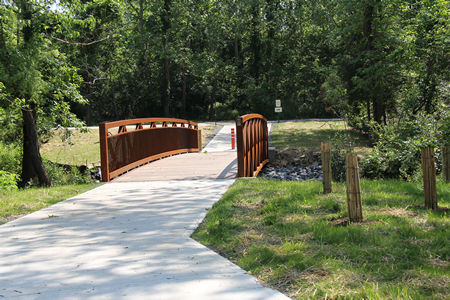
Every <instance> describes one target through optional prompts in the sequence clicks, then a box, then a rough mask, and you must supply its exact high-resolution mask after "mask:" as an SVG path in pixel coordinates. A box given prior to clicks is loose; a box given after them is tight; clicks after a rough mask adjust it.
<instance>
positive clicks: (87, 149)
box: [41, 129, 100, 167]
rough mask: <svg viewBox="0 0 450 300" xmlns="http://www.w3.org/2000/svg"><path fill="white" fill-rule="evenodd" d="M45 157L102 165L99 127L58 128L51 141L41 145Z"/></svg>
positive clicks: (78, 164)
mask: <svg viewBox="0 0 450 300" xmlns="http://www.w3.org/2000/svg"><path fill="white" fill-rule="evenodd" d="M41 155H42V157H43V158H44V159H47V160H50V161H52V162H55V163H60V164H67V165H76V166H80V165H86V166H88V167H93V166H100V142H99V133H98V129H88V130H87V131H86V132H83V131H80V130H77V129H74V130H70V134H69V135H67V134H66V130H64V129H60V130H56V131H55V132H54V134H53V136H52V137H51V138H50V139H49V141H48V142H47V143H45V144H43V145H42V146H41Z"/></svg>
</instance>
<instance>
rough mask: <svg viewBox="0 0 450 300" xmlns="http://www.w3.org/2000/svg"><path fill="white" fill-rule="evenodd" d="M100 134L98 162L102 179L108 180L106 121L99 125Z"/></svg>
mask: <svg viewBox="0 0 450 300" xmlns="http://www.w3.org/2000/svg"><path fill="white" fill-rule="evenodd" d="M99 134H100V164H101V171H102V181H103V182H108V181H109V180H110V179H109V159H108V129H107V128H106V122H104V123H100V125H99Z"/></svg>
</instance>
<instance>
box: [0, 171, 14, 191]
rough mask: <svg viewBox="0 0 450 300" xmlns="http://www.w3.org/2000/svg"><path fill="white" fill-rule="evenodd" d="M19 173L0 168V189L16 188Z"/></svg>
mask: <svg viewBox="0 0 450 300" xmlns="http://www.w3.org/2000/svg"><path fill="white" fill-rule="evenodd" d="M18 180H19V175H17V174H15V173H11V172H7V171H3V170H0V191H2V190H17V181H18Z"/></svg>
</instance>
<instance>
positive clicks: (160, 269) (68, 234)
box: [0, 155, 288, 300]
mask: <svg viewBox="0 0 450 300" xmlns="http://www.w3.org/2000/svg"><path fill="white" fill-rule="evenodd" d="M180 157H181V155H180ZM233 182H234V179H222V180H217V179H213V180H205V179H203V180H177V181H152V182H127V183H119V182H118V183H109V184H105V185H102V186H100V187H98V188H96V189H94V190H91V191H89V192H86V193H84V194H81V195H78V196H76V197H74V198H71V199H69V200H66V201H63V202H60V203H58V204H55V205H53V206H51V207H49V208H47V209H43V210H40V211H37V212H35V213H33V214H30V215H27V216H25V217H23V218H20V219H17V220H15V221H12V222H9V223H7V224H4V225H2V226H0V299H2V298H3V299H177V300H178V299H230V300H231V299H232V300H235V299H288V298H287V297H286V296H284V295H282V294H281V293H279V292H278V291H275V290H272V289H270V288H265V287H263V286H262V285H261V284H260V283H258V282H257V281H256V280H255V278H254V277H252V276H250V275H248V274H247V273H246V272H245V271H244V270H242V269H240V268H239V267H237V266H236V265H234V264H233V263H231V262H230V261H228V260H227V259H225V258H223V257H221V256H220V255H218V254H217V253H215V252H214V251H212V250H210V249H208V248H206V247H204V246H203V245H201V244H199V243H197V242H196V241H194V240H192V239H191V238H190V237H189V236H190V235H191V233H192V232H193V230H194V229H195V228H196V227H197V226H198V224H199V223H200V222H201V220H202V219H203V218H204V216H205V214H206V213H207V211H208V209H209V208H210V207H211V206H212V205H213V204H214V203H215V202H216V201H218V200H219V199H220V197H221V195H222V194H223V193H224V192H225V191H226V190H227V188H228V187H229V186H230V185H231V184H232V183H233Z"/></svg>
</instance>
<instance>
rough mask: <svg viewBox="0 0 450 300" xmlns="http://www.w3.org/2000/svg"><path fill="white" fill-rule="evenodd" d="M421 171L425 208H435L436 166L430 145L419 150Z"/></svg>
mask: <svg viewBox="0 0 450 300" xmlns="http://www.w3.org/2000/svg"><path fill="white" fill-rule="evenodd" d="M421 154H422V171H423V192H424V196H425V208H431V209H437V193H436V167H435V165H434V150H433V148H431V147H428V148H424V149H422V150H421Z"/></svg>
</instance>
